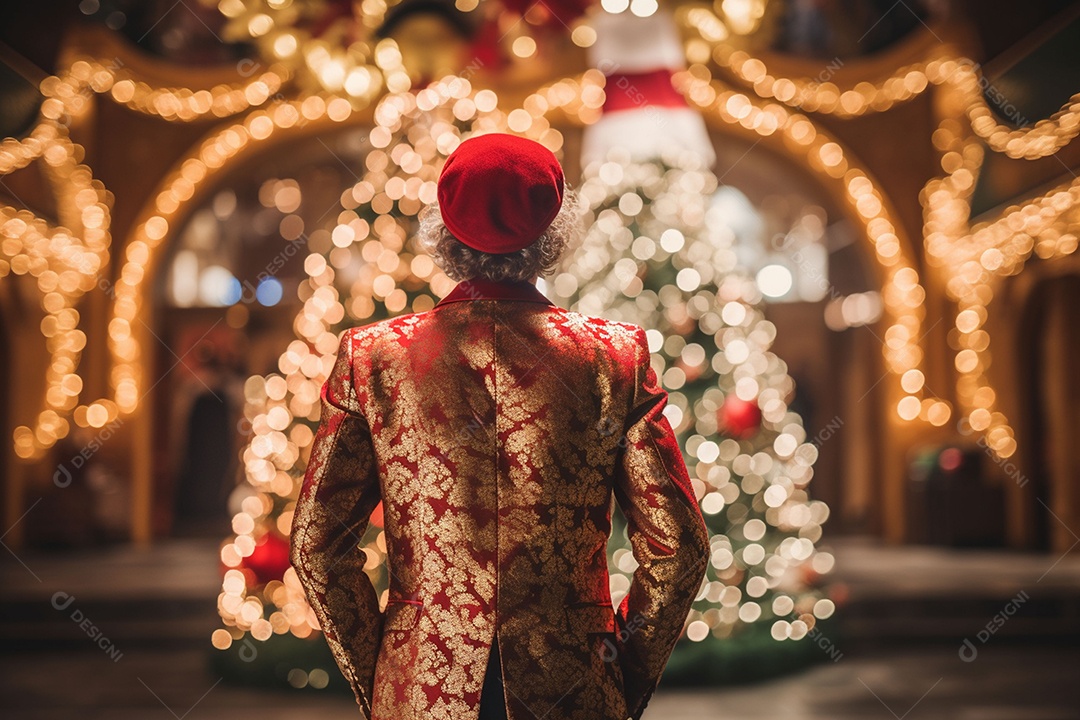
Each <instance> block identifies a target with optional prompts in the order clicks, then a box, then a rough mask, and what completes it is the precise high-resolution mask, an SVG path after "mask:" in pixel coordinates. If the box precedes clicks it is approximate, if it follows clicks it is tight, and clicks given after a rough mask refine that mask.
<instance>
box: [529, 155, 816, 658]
mask: <svg viewBox="0 0 1080 720" xmlns="http://www.w3.org/2000/svg"><path fill="white" fill-rule="evenodd" d="M716 189H717V180H716V178H715V176H714V175H713V174H712V173H711V172H710V171H709V170H708V169H707V168H705V167H703V165H702V163H701V159H700V156H699V154H697V153H693V152H687V151H681V152H679V151H672V152H669V153H667V154H665V155H664V156H663V157H662V158H659V159H657V160H656V161H654V162H647V161H636V162H635V161H633V160H631V158H630V156H629V154H628V153H626V152H625V151H620V150H612V151H610V152H609V153H608V154H607V155H606V156H605V157H603V158H601V159H599V160H596V161H594V162H593V163H591V164H590V165H588V166H587V167H586V170H585V179H584V181H583V182H582V185H581V188H580V192H581V197H582V200H583V202H585V203H587V205H588V215H587V217H586V223H587V227H588V230H587V234H586V237H585V239H584V242H583V243H582V246H581V247H580V249H579V251H578V252H576V253H574V255H573V256H572V257H571V258H570V259H569V260H568V261H567V262H566V263H565V264H564V267H563V269H562V271H561V272H560V273H558V274H557V275H556V276H555V277H554V278H553V279H552V281H551V283H550V286H551V290H552V292H553V294H554V295H556V296H559V297H561V298H563V299H564V300H566V301H571V302H572V303H573V306H574V307H575V309H578V310H580V311H582V312H585V313H590V314H600V315H604V316H606V317H609V318H612V319H617V320H623V321H629V322H635V323H638V324H641V325H643V326H644V327H646V328H648V330H647V333H648V336H649V344H650V349H651V350H652V351H653V367H654V369H655V370H656V372H657V375H658V376H659V377H660V378H661V379H662V381H663V384H664V387H665V388H667V390H668V391H669V393H670V397H669V404H668V407H667V408H666V410H665V415H666V416H667V418H668V420H669V422H671V424H672V426H673V427H674V428H675V430H676V432H677V433H678V434H679V437H680V442H681V444H682V446H683V451H684V453H685V455H686V458H687V464H688V466H689V468H690V471H691V477H692V479H693V484H694V490H695V493H696V495H697V497H698V500H699V501H700V503H701V508H702V511H703V514H704V516H705V519H706V523H707V524H708V525H709V528H710V531H711V533H712V558H711V567H710V569H709V571H708V574H707V578H706V582H705V583H704V585H703V586H702V589H701V592H700V594H699V596H698V602H697V603H696V604H695V607H694V610H693V611H692V612H691V615H690V617H689V618H688V619H687V634H688V636H689V638H690V639H691V640H703V639H705V638H706V637H708V635H709V634H710V633H712V634H714V635H716V636H718V637H725V636H727V635H730V634H731V633H732V632H733V631H735V630H736V629H738V628H739V627H741V626H745V625H748V624H751V623H759V622H760V623H770V632H771V634H772V636H773V637H774V638H776V639H778V640H783V639H788V638H791V639H799V638H801V637H803V636H804V635H805V634H806V633H807V632H808V631H809V630H810V629H811V628H812V627H813V626H814V624H815V623H816V622H817V621H818V620H820V619H823V618H827V617H829V616H830V615H831V614H832V610H833V606H832V602H831V601H829V600H827V599H824V598H822V596H821V594H820V592H818V591H816V590H814V589H813V587H812V581H813V579H814V578H816V577H817V576H818V575H820V574H823V573H825V572H828V571H829V570H830V569H831V567H832V562H833V561H832V557H831V556H830V555H828V554H827V553H819V552H817V551H816V549H815V543H816V542H817V541H818V540H819V539H820V537H821V529H822V527H821V526H822V524H823V523H824V522H825V521H826V519H827V518H828V514H829V512H828V508H827V507H826V506H825V504H824V503H821V502H818V501H812V500H810V499H809V495H808V493H807V486H808V484H809V482H810V480H811V478H812V476H813V463H814V461H815V460H816V458H817V447H816V446H815V445H813V444H811V443H808V442H807V441H806V432H805V430H804V429H803V426H802V421H801V420H800V418H799V417H798V415H796V414H795V413H793V412H791V411H790V410H789V409H788V406H787V398H788V396H789V395H790V394H791V392H792V382H791V379H790V378H789V377H788V375H787V372H786V366H785V365H784V363H783V362H782V361H781V360H780V359H779V358H777V357H776V356H775V355H773V354H772V353H771V352H770V351H769V346H770V345H771V343H772V340H773V338H774V336H775V327H774V326H773V325H772V323H770V322H768V321H767V320H765V318H764V316H763V315H762V313H761V310H760V309H759V307H758V304H759V303H760V301H761V295H760V292H759V291H758V289H757V287H756V285H755V283H754V281H753V280H752V279H751V278H749V277H747V276H746V275H744V274H742V273H740V272H739V271H738V270H737V268H736V264H735V263H736V257H735V253H734V251H733V250H732V247H731V239H732V238H733V237H734V234H733V233H732V231H731V229H730V227H728V226H727V225H726V224H725V218H724V216H723V215H722V214H718V213H716V212H715V211H713V212H711V211H710V205H711V203H710V198H711V196H712V195H713V193H714V192H715V191H716ZM614 544H615V545H616V549H615V550H614V552H613V553H612V554H611V563H610V570H611V591H612V596H613V600H614V601H616V602H618V600H619V599H620V598H621V597H622V595H624V594H625V593H626V591H627V589H628V587H629V583H630V575H631V574H632V573H633V570H634V566H635V562H634V559H633V556H632V554H631V553H630V551H629V549H628V547H629V546H628V544H627V542H626V538H625V535H623V534H622V532H621V529H620V531H619V532H616V534H615V540H614ZM620 545H621V546H620Z"/></svg>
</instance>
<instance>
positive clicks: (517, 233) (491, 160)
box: [438, 134, 563, 254]
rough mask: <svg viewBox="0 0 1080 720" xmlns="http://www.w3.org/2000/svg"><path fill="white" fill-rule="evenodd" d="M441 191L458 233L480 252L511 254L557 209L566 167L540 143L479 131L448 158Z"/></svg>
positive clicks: (451, 224) (449, 223) (533, 236)
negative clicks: (484, 133) (478, 134)
mask: <svg viewBox="0 0 1080 720" xmlns="http://www.w3.org/2000/svg"><path fill="white" fill-rule="evenodd" d="M438 195H439V209H440V210H441V211H442V218H443V222H444V223H445V224H446V227H447V228H448V229H449V230H450V232H451V233H453V235H454V237H456V238H457V239H458V240H460V241H461V242H463V243H465V244H466V245H468V246H469V247H471V248H473V249H474V250H479V251H481V252H486V253H493V254H503V253H511V252H516V251H518V250H521V249H522V248H524V247H528V246H529V245H532V244H533V242H535V241H536V239H537V238H539V237H540V236H541V235H543V234H544V231H545V230H547V229H548V226H549V225H551V221H552V220H554V219H555V216H556V215H558V214H559V209H560V208H561V207H562V199H563V171H562V167H560V166H559V161H558V160H557V159H555V155H554V154H553V153H552V152H551V151H550V150H548V149H547V148H546V147H544V146H543V145H541V144H540V143H538V142H534V141H532V140H529V139H527V138H523V137H517V136H516V135H503V134H490V135H480V136H478V137H472V138H469V139H468V140H466V141H465V142H463V143H461V144H460V145H459V146H458V148H457V150H455V151H454V152H452V153H450V157H448V158H446V164H445V165H443V169H442V174H441V175H440V176H439V192H438Z"/></svg>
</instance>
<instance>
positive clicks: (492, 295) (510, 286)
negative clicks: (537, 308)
mask: <svg viewBox="0 0 1080 720" xmlns="http://www.w3.org/2000/svg"><path fill="white" fill-rule="evenodd" d="M465 300H510V301H517V302H534V303H543V304H544V305H553V304H554V303H552V302H551V301H550V300H548V299H547V298H546V297H544V294H543V293H541V292H540V291H539V290H537V289H536V286H535V285H533V284H532V283H529V282H519V281H512V280H505V281H501V282H495V281H492V280H485V279H483V278H473V279H471V280H462V281H461V282H459V283H458V284H457V286H456V287H454V289H453V290H451V291H450V294H449V295H447V296H446V297H444V298H443V299H442V300H440V301H439V302H438V304H436V306H435V307H439V306H441V305H448V304H450V303H455V302H462V301H465Z"/></svg>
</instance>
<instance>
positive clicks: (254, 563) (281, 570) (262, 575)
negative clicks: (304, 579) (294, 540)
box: [242, 532, 291, 583]
mask: <svg viewBox="0 0 1080 720" xmlns="http://www.w3.org/2000/svg"><path fill="white" fill-rule="evenodd" d="M290 564H291V563H290V561H289V541H288V540H286V539H285V538H283V537H281V536H280V535H278V534H277V533H274V532H268V533H266V534H265V535H263V536H262V537H261V538H259V540H258V541H257V542H256V543H255V549H254V550H252V551H251V554H250V555H248V556H247V557H246V558H244V561H243V563H242V565H243V567H244V569H245V570H250V571H251V572H252V573H253V574H254V575H255V579H256V580H257V581H258V582H259V583H268V582H270V581H271V580H280V579H281V578H282V577H284V575H285V571H286V570H288V569H289V565H290Z"/></svg>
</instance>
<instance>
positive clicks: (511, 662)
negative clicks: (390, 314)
mask: <svg viewBox="0 0 1080 720" xmlns="http://www.w3.org/2000/svg"><path fill="white" fill-rule="evenodd" d="M666 400H667V394H666V392H665V391H664V390H663V389H662V388H660V386H659V385H658V383H657V379H656V374H655V373H654V371H653V370H652V368H651V366H650V353H649V349H648V343H647V341H646V338H645V332H644V331H643V330H642V329H641V328H640V327H637V326H634V325H629V324H626V323H616V322H610V321H607V320H602V319H599V318H593V317H586V316H584V315H580V314H578V313H574V312H570V311H567V310H563V309H560V308H557V307H555V306H553V305H552V304H551V303H550V302H549V301H548V300H547V298H545V297H544V296H543V295H542V294H541V293H540V292H539V291H538V290H537V289H536V288H535V287H533V286H532V285H530V284H528V283H493V282H487V281H480V280H473V281H467V282H463V283H460V284H459V285H458V286H457V287H456V288H455V289H454V290H453V292H451V293H450V294H449V295H448V296H447V297H446V298H444V299H443V300H442V301H441V302H440V303H438V304H437V305H436V306H435V308H433V309H432V310H430V311H428V312H423V313H418V314H412V315H404V316H401V317H396V318H393V319H390V320H386V321H383V322H378V323H375V324H373V325H369V326H367V327H362V328H354V329H351V330H348V331H347V332H345V333H344V335H343V337H342V341H341V349H340V352H339V355H338V357H337V360H336V363H335V366H334V369H333V372H332V373H331V375H330V376H329V378H328V379H327V381H326V384H325V385H324V386H323V392H322V401H323V402H322V418H321V422H320V425H319V429H318V432H317V433H316V436H315V440H314V444H313V446H312V451H311V458H310V461H309V463H308V467H307V473H306V477H305V480H304V485H303V489H302V491H301V494H300V498H299V501H298V503H297V507H296V513H295V517H294V523H293V535H292V561H293V565H294V566H295V568H296V571H297V573H298V575H299V577H300V579H301V582H302V583H303V585H304V587H305V590H306V593H307V595H308V598H309V600H310V603H311V605H312V607H313V608H314V610H315V613H316V615H317V616H318V618H319V622H320V624H321V626H322V628H323V631H324V633H325V635H326V638H327V640H328V642H329V644H330V647H331V649H332V651H333V653H334V656H335V658H336V659H337V662H338V664H339V666H340V667H341V670H342V671H343V673H344V674H345V677H346V678H347V679H348V680H349V682H350V683H351V684H352V687H353V690H354V692H355V694H356V699H357V702H358V703H359V705H360V708H361V710H362V711H363V713H364V714H365V716H366V717H369V718H374V720H475V718H476V717H477V714H478V712H479V704H480V695H481V688H482V686H483V683H484V673H485V670H486V661H487V658H488V654H489V651H490V648H491V645H492V643H495V642H497V643H498V647H499V651H500V656H501V660H502V671H503V682H504V688H505V696H506V703H507V713H508V716H509V718H510V719H511V720H535V718H538V717H543V718H544V719H545V720H609V719H610V720H624V719H625V718H627V717H635V718H636V717H640V715H641V713H642V712H643V710H644V707H645V704H646V702H647V701H648V699H649V696H650V695H651V694H652V691H653V689H654V688H655V687H656V684H657V682H658V680H659V678H660V673H661V671H662V670H663V668H664V665H665V664H666V663H667V660H668V657H669V655H670V653H671V650H672V648H673V647H674V645H675V642H676V640H677V639H678V637H679V635H680V633H681V632H682V628H683V624H684V621H685V619H686V616H687V613H688V611H689V609H690V605H691V603H692V602H693V600H694V597H695V595H696V593H697V591H698V590H699V588H700V584H701V580H702V576H703V574H704V571H705V565H706V562H707V558H708V536H707V533H706V531H705V526H704V523H703V522H702V519H701V514H700V511H699V510H698V505H697V502H696V501H695V498H694V493H693V490H692V488H691V484H690V480H689V477H688V475H687V471H686V466H685V465H684V463H683V458H682V455H681V453H680V450H679V446H678V444H677V442H676V440H675V436H674V434H673V432H672V429H671V427H670V425H669V424H668V422H667V420H666V419H665V418H664V416H663V414H662V411H663V409H664V405H665V403H666ZM613 497H614V498H615V499H616V500H617V501H618V503H619V505H620V507H621V508H622V510H623V512H624V514H625V516H626V518H627V528H628V532H629V536H630V541H631V545H632V548H633V553H634V557H635V558H636V560H637V562H638V567H637V570H636V571H635V573H634V577H633V582H632V584H631V587H630V591H629V594H628V595H627V597H626V598H625V600H624V601H623V602H622V604H621V605H620V606H619V607H618V608H613V607H612V602H611V595H610V592H609V580H608V571H607V552H606V549H607V542H608V535H609V534H610V530H611V511H612V498H613ZM380 501H381V502H382V503H383V511H384V518H385V540H386V551H387V564H388V570H389V590H388V600H387V605H386V610H385V612H380V610H379V602H378V599H377V597H376V594H375V591H374V588H373V587H372V585H371V583H370V581H369V579H368V577H367V575H365V573H364V571H363V567H364V563H365V553H364V552H363V551H362V550H358V549H357V544H358V541H359V539H360V537H361V536H362V535H363V533H364V530H365V529H366V527H367V524H368V518H369V516H370V515H371V513H372V510H373V509H374V508H375V507H376V505H377V504H378V503H379V502H380Z"/></svg>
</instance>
